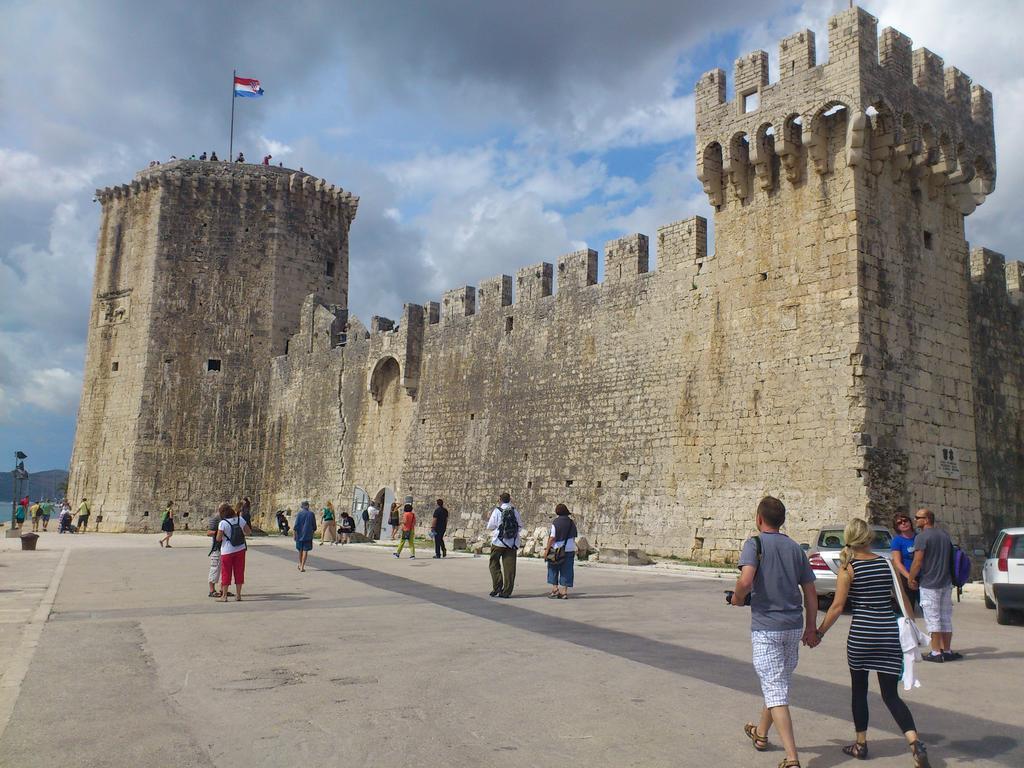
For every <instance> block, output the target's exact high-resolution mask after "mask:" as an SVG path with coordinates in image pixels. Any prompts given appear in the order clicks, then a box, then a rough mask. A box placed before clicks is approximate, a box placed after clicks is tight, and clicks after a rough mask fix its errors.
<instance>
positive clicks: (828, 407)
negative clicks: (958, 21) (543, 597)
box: [73, 8, 1024, 560]
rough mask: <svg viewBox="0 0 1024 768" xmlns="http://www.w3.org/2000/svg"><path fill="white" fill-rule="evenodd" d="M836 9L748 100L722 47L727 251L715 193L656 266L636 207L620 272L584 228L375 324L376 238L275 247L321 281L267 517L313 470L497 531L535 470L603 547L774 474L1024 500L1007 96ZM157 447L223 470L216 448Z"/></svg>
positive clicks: (664, 247)
mask: <svg viewBox="0 0 1024 768" xmlns="http://www.w3.org/2000/svg"><path fill="white" fill-rule="evenodd" d="M828 36H829V45H828V60H827V62H825V63H822V64H818V63H817V61H816V48H815V38H814V34H813V33H812V32H811V31H809V30H803V31H802V32H799V33H797V34H795V35H792V36H790V37H788V38H786V39H785V40H783V41H782V42H781V44H780V50H779V63H780V70H781V71H780V73H779V78H778V80H777V81H776V82H770V78H769V72H768V65H767V59H768V57H767V54H766V53H765V52H763V51H758V52H755V53H754V54H751V55H749V56H745V57H742V58H741V59H739V60H738V61H737V62H736V66H735V71H734V77H733V95H732V96H731V97H729V98H728V99H727V82H726V77H725V75H724V73H723V72H722V71H721V70H714V71H712V72H709V73H707V74H705V75H704V76H702V78H701V79H700V81H699V83H698V85H697V97H696V104H697V130H696V136H697V166H698V167H697V175H698V178H699V179H700V180H701V182H702V183H703V185H704V189H705V191H706V192H707V195H708V199H709V202H710V203H711V205H712V207H713V208H714V211H715V213H714V217H715V241H716V246H715V251H714V252H713V253H709V252H708V248H707V226H706V222H705V220H704V219H702V218H700V217H693V218H689V219H684V220H682V221H679V222H676V223H673V224H669V225H666V226H664V227H662V228H660V229H659V230H658V233H657V237H656V239H655V241H654V243H653V246H654V250H656V254H657V261H656V268H654V269H652V268H651V255H652V253H651V251H652V249H651V245H652V244H651V243H649V241H648V238H647V237H646V236H644V235H640V234H634V235H629V236H627V237H623V238H619V239H617V240H613V241H611V242H610V243H608V244H607V245H606V247H605V252H604V254H603V264H602V267H603V269H602V270H601V271H600V273H601V274H602V275H603V277H602V280H601V281H598V279H597V277H598V274H599V270H598V259H599V258H601V257H599V255H598V254H597V253H596V252H595V251H593V250H583V251H578V252H575V253H570V254H566V255H564V256H562V257H560V258H559V259H558V260H557V263H556V264H551V263H546V262H542V263H539V264H535V265H533V266H530V267H526V268H523V269H521V270H519V271H518V272H517V273H516V274H515V275H514V276H510V275H499V276H496V277H494V278H491V279H488V280H485V281H482V282H481V283H480V284H479V285H478V286H475V287H474V286H464V287H461V288H458V289H455V290H452V291H449V292H447V293H446V294H445V295H444V296H443V297H441V301H428V302H426V303H425V304H423V305H417V304H407V305H405V307H404V310H403V315H402V317H401V318H400V320H399V321H398V323H397V324H396V323H395V322H393V321H391V320H389V319H387V318H382V317H374V318H373V319H372V321H371V323H370V327H369V328H366V327H364V326H363V325H362V324H360V323H359V321H358V320H357V319H356V318H354V317H349V316H348V313H347V312H346V310H345V302H344V291H345V289H346V286H347V251H346V258H345V259H344V264H345V271H344V277H343V278H342V280H341V283H340V286H339V285H337V284H331V285H329V286H327V287H326V288H325V287H323V286H311V282H315V281H311V280H305V281H303V280H301V279H299V280H296V279H295V277H296V276H295V275H294V274H293V275H286V274H285V273H283V272H281V271H278V272H275V273H274V276H273V280H274V281H281V285H279V286H278V285H277V284H276V283H275V286H274V288H273V290H274V291H277V290H279V289H280V290H281V291H282V293H281V294H280V295H281V296H282V297H283V296H284V294H283V291H284V289H288V301H291V302H292V303H291V304H290V306H289V305H286V303H281V304H275V305H274V306H273V311H272V318H273V327H274V329H275V330H279V331H280V333H281V334H282V335H278V336H275V343H274V344H272V345H268V348H267V350H266V352H264V351H260V353H259V355H258V356H257V355H255V354H254V353H250V352H248V351H247V352H245V354H247V355H250V360H251V361H252V364H253V368H254V369H260V366H263V367H262V370H263V371H265V379H263V380H261V382H262V381H265V390H260V389H259V388H258V387H257V390H258V394H256V395H253V396H252V397H251V398H250V401H251V403H259V404H261V408H260V409H258V411H259V415H258V417H253V418H250V419H249V420H248V421H246V422H245V426H244V427H242V430H243V432H244V435H245V439H246V440H251V441H252V442H250V443H247V445H250V446H252V447H251V450H247V451H243V452H242V453H243V456H242V458H241V459H240V463H239V464H238V465H236V466H231V465H230V464H229V465H226V466H228V471H227V473H226V477H229V478H230V481H231V482H233V483H234V486H233V487H235V488H245V489H252V490H253V491H254V493H253V494H252V495H253V496H254V500H255V501H256V505H257V509H258V512H259V513H260V514H261V515H263V516H264V518H263V519H264V522H265V523H266V524H270V516H271V515H272V513H273V511H274V510H276V509H283V508H286V507H292V508H295V507H296V506H297V503H298V501H299V500H301V499H304V498H308V499H310V500H311V501H313V502H314V503H316V504H320V503H322V502H323V501H326V500H327V499H332V500H334V501H335V504H336V505H338V506H339V508H346V507H347V506H348V503H349V499H350V498H351V495H352V492H353V489H354V488H355V487H356V486H358V487H360V488H363V489H365V490H366V491H367V492H368V493H369V495H370V496H371V497H374V496H376V495H378V492H380V491H382V490H383V489H384V488H390V489H392V490H393V491H394V492H395V493H396V495H397V496H398V497H399V498H401V497H402V496H405V495H412V496H413V497H414V499H415V503H416V507H417V510H418V511H419V512H420V514H421V524H423V525H426V523H427V522H428V521H429V512H430V509H431V506H432V501H433V499H434V498H436V497H438V496H441V497H443V498H444V499H445V500H446V502H447V504H448V506H449V508H450V509H451V510H452V512H453V522H452V529H453V530H454V531H455V532H456V533H466V534H469V535H470V536H473V535H475V534H477V533H478V532H479V531H480V529H481V527H482V517H483V515H484V514H486V512H487V511H488V510H489V508H490V506H491V505H492V504H493V502H494V500H495V497H496V495H497V493H498V492H500V491H502V490H508V491H510V492H511V494H512V496H513V499H514V501H515V502H516V503H517V505H518V506H519V507H520V508H521V509H522V511H523V512H524V514H525V515H526V517H527V525H528V527H529V528H533V527H534V526H536V525H539V524H543V523H544V522H545V521H546V520H547V519H548V518H549V517H550V515H551V512H552V508H553V506H554V505H555V504H556V503H558V502H565V503H566V504H568V505H569V507H570V508H571V509H572V510H573V511H574V512H575V513H576V514H577V516H578V517H579V518H580V520H581V530H584V531H585V532H586V533H587V535H588V536H589V537H590V539H591V542H592V543H595V544H596V545H598V546H630V547H637V548H641V549H645V550H647V551H649V552H654V553H663V554H675V555H682V556H685V557H694V558H700V559H715V560H721V559H729V558H732V557H734V556H735V553H736V550H737V548H738V547H739V545H740V543H741V541H742V539H743V538H744V537H745V536H746V535H748V534H749V532H750V530H751V528H752V519H751V518H752V511H753V507H754V504H755V503H756V500H757V499H758V498H759V497H760V496H761V495H763V494H765V493H773V494H776V495H778V496H780V497H781V498H783V500H784V501H785V502H786V504H787V506H788V507H789V509H790V521H789V524H788V530H789V532H790V534H791V535H792V536H794V537H795V538H797V539H798V540H801V541H809V540H810V537H811V535H812V532H813V531H814V530H816V528H817V527H818V526H819V525H821V524H822V523H826V522H842V521H845V520H847V519H849V518H850V517H851V516H854V515H867V516H869V517H871V518H872V519H875V520H880V521H885V522H887V521H888V518H889V517H890V516H891V514H892V513H893V512H895V511H896V510H898V509H901V508H906V507H912V506H917V505H921V504H927V505H929V506H931V507H932V508H933V509H934V510H935V511H936V513H937V514H938V516H939V518H940V520H942V521H943V522H944V523H945V524H947V525H948V526H949V527H950V528H951V530H952V532H953V534H954V535H955V536H956V537H957V538H958V539H960V540H961V541H962V542H963V543H964V544H965V545H967V546H978V545H981V544H983V543H985V540H986V538H987V537H988V536H989V535H990V534H991V533H992V531H993V529H994V528H996V527H998V526H999V525H1002V524H1007V523H1010V522H1019V521H1021V520H1022V519H1024V511H1022V509H1021V505H1020V503H1019V501H1018V500H1019V499H1020V498H1021V496H1020V494H1019V493H1017V491H1019V490H1021V489H1020V486H1021V484H1022V483H1024V474H1022V473H1021V469H1024V467H1021V466H1020V465H1021V462H1022V460H1024V450H1022V446H1021V438H1020V432H1021V426H1020V424H1021V396H1020V393H1021V384H1022V379H1024V370H1022V366H1021V362H1022V359H1021V352H1020V350H1021V344H1020V342H1021V341H1022V339H1021V335H1022V331H1021V328H1022V326H1021V318H1020V317H1019V314H1020V312H1021V309H1020V295H1021V294H1020V288H1021V286H1020V276H1021V274H1022V268H1021V267H1020V265H1019V264H1016V263H1014V264H1011V265H1009V266H1006V267H1004V261H1003V259H1002V257H1001V256H999V255H998V254H992V253H991V252H988V251H984V250H976V251H974V252H972V253H969V249H968V245H967V243H966V241H965V239H964V230H963V222H964V216H966V215H969V214H970V213H971V212H972V211H973V210H974V208H975V206H977V205H978V204H980V203H982V202H983V201H984V198H985V197H986V195H988V194H989V193H991V192H992V191H993V188H994V183H995V147H994V137H993V127H992V101H991V96H990V94H989V93H988V92H987V91H986V90H985V89H983V88H981V87H980V86H977V85H974V86H972V85H971V83H970V80H969V78H968V77H967V76H966V75H964V74H963V73H961V72H959V71H958V70H956V69H955V68H947V69H945V70H944V69H943V62H942V60H941V59H940V58H939V57H937V56H936V55H935V54H933V53H931V52H930V51H927V50H926V49H919V50H913V49H912V46H911V42H910V40H909V39H908V38H906V37H905V36H903V35H901V34H900V33H899V32H896V31H894V30H891V29H886V30H883V31H882V33H881V36H879V35H878V33H877V22H876V20H875V19H874V17H872V16H871V15H870V14H868V13H866V12H864V11H863V10H861V9H858V8H852V9H850V10H847V11H844V12H842V13H840V14H838V15H836V16H835V17H833V18H832V19H831V20H830V22H829V28H828ZM291 178H293V179H294V178H295V177H291ZM292 183H294V182H292ZM277 189H278V194H279V195H280V193H281V188H280V185H278V188H277ZM281 197H282V199H281V200H280V201H279V204H278V206H277V209H276V210H278V211H280V212H281V213H280V214H279V215H284V213H283V212H284V211H287V210H289V209H290V207H291V206H292V205H294V204H295V202H294V199H293V197H290V196H287V195H282V196H281ZM168 202H169V201H168ZM229 210H230V206H229ZM352 213H353V214H354V208H353V209H352ZM135 215H137V216H138V217H139V221H144V220H145V217H146V216H150V217H152V216H158V215H162V212H161V208H160V206H159V205H158V206H155V207H153V208H152V209H145V210H140V211H139V212H138V213H137V214H135ZM343 218H344V217H343ZM106 221H107V217H106V215H105V218H104V223H105V226H106ZM350 221H351V217H348V219H347V220H346V224H345V232H346V234H347V223H348V222H350ZM317 223H319V222H317ZM314 226H316V224H314ZM300 227H301V224H300ZM169 231H170V232H173V230H169ZM104 237H106V236H105V235H103V234H101V247H100V256H101V257H104V256H105V254H106V250H105V248H106V247H105V246H104V245H103V243H104V240H103V238H104ZM171 237H172V238H173V235H172V236H171ZM298 240H301V238H298ZM298 240H296V241H295V242H296V243H297V242H298ZM346 242H347V240H346ZM161 247H163V248H168V249H169V248H172V247H173V245H172V243H171V242H170V241H167V242H166V243H164V244H163V245H161V246H158V247H157V249H156V250H157V251H159V249H160V248H161ZM317 258H319V259H322V258H323V255H322V254H320V255H319V256H318V257H317ZM100 260H101V261H103V260H104V259H103V258H101V259H100ZM311 263H312V264H313V265H314V266H315V265H316V264H317V263H318V262H317V261H316V259H314V260H313V261H312V262H311ZM101 266H102V265H101ZM142 266H144V265H142ZM101 271H102V270H100V269H98V270H97V285H98V286H99V284H100V282H99V281H100V278H101ZM315 271H316V270H315V268H313V267H310V269H309V271H308V275H310V276H312V275H314V274H315ZM300 273H301V270H300ZM185 274H190V273H189V270H188V268H187V267H186V269H185V270H184V271H183V276H184V275H185ZM301 274H305V273H301ZM192 276H193V277H196V276H197V275H195V274H193V275H192ZM202 279H203V280H206V279H211V278H210V277H209V275H207V274H206V273H204V276H203V278H202ZM157 283H158V285H163V283H162V282H161V281H160V280H157ZM163 287H165V288H166V287H169V284H167V285H163ZM332 287H334V288H336V291H335V292H334V293H331V290H330V289H331V288H332ZM300 289H302V290H300ZM104 290H106V289H104ZM177 290H178V288H175V291H177ZM268 290H270V289H269V288H268ZM98 291H99V288H98ZM339 291H340V293H341V297H340V298H339V296H338V292H339ZM174 295H176V294H174ZM275 295H277V294H275ZM300 296H304V297H305V298H304V300H303V299H301V298H300ZM300 305H301V307H300ZM223 322H225V323H227V324H229V325H230V324H233V325H236V326H238V327H243V328H244V327H246V326H247V324H248V323H250V322H251V321H250V320H249V319H247V318H243V317H240V316H239V315H238V314H237V308H236V310H232V311H231V312H229V313H228V315H226V316H225V317H224V318H223ZM268 322H269V320H268ZM169 331H172V332H174V333H176V334H177V335H181V331H182V327H181V326H180V321H179V327H177V328H170V329H169ZM211 332H213V329H212V328H211ZM285 333H292V334H294V335H292V337H291V339H290V342H289V343H288V345H287V354H281V352H282V351H284V350H283V349H282V346H283V334H285ZM141 338H146V336H145V334H143V336H142V337H141ZM278 342H280V343H278ZM126 343H127V344H128V345H129V346H131V344H133V343H135V342H129V341H126ZM133 348H134V347H133ZM93 354H94V352H93V348H92V341H91V340H90V361H91V360H92V359H93V358H92V355H93ZM96 354H98V352H97V353H96ZM271 355H274V357H273V359H272V360H271ZM87 367H89V366H87ZM89 369H90V370H91V368H89ZM254 376H256V377H257V378H258V376H259V374H258V373H257V374H254ZM89 381H90V377H89V374H87V389H88V387H89ZM260 386H263V384H262V383H261V384H260ZM194 397H195V393H189V394H187V395H185V396H183V398H182V399H180V400H179V401H177V402H176V404H175V405H174V406H173V408H172V410H175V412H176V413H178V414H179V416H178V418H179V419H180V420H181V422H180V423H181V427H182V428H184V429H186V430H187V428H188V426H189V425H193V426H194V428H196V429H209V428H211V426H215V425H214V424H212V422H217V423H218V424H219V425H220V426H219V427H218V428H228V429H236V428H238V427H237V425H238V424H239V421H240V418H241V414H229V415H227V416H225V415H224V412H217V411H210V410H205V411H202V412H201V413H200V414H194V413H188V412H187V408H186V406H187V403H186V400H187V401H188V402H191V401H192V399H193V398H194ZM85 402H86V401H85V400H83V416H81V417H80V424H79V432H80V433H81V432H83V429H85V431H86V432H88V433H89V435H90V436H91V435H93V434H94V433H95V431H96V429H97V427H96V426H95V424H94V423H93V422H89V421H88V417H89V415H90V413H92V411H93V410H94V407H93V406H90V407H89V408H86V407H85ZM111 413H114V411H113V410H112V411H111ZM126 418H127V417H126ZM129 422H130V418H127V420H126V423H129ZM90 436H87V437H83V438H82V440H83V445H88V444H90V440H92V437H90ZM231 444H232V445H237V444H240V442H239V440H238V439H237V438H232V441H231ZM77 455H78V449H77V447H76V456H77ZM200 455H204V456H205V453H203V452H202V451H201V452H200ZM82 456H83V462H84V461H85V459H84V457H85V456H86V454H85V453H83V454H82ZM148 456H149V457H151V458H153V459H154V460H155V459H156V458H158V457H163V458H164V459H165V461H164V464H163V466H164V467H166V468H172V467H173V468H174V471H175V472H176V473H177V474H178V475H182V476H186V477H188V478H189V479H192V478H196V479H195V480H193V482H195V483H196V484H197V485H202V484H204V483H208V482H211V479H210V478H206V477H204V476H203V474H202V473H201V472H198V473H197V472H196V471H194V469H195V465H196V464H197V463H201V462H197V460H196V458H195V454H194V453H193V455H192V457H191V462H192V463H191V464H190V463H189V462H190V457H189V455H187V454H185V453H180V454H173V453H172V452H169V451H168V450H166V449H164V448H162V447H160V446H154V447H153V451H152V452H151V454H149V455H148ZM167 459H170V461H168V460H167ZM136 460H137V459H136ZM74 471H75V470H73V479H74ZM153 471H155V470H154V467H153V465H150V466H148V467H147V466H143V465H142V464H141V463H137V464H136V465H135V466H133V467H131V468H130V469H129V470H126V472H127V475H129V476H132V477H139V478H140V480H139V482H141V483H143V484H144V483H146V482H150V483H151V482H152V476H151V473H152V472H153ZM226 485H227V483H226V482H225V483H222V484H221V485H220V486H216V485H215V486H214V487H218V488H219V487H226ZM226 497H228V498H230V497H232V495H231V494H229V495H228V496H226ZM111 498H112V499H113V498H114V497H113V496H112V497H111ZM118 498H120V497H118ZM118 503H120V502H118ZM425 518H426V519H425Z"/></svg>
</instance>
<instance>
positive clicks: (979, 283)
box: [971, 248, 1024, 306]
mask: <svg viewBox="0 0 1024 768" xmlns="http://www.w3.org/2000/svg"><path fill="white" fill-rule="evenodd" d="M971 283H972V284H973V286H974V288H975V290H977V291H979V292H980V293H981V294H982V296H984V298H985V299H987V300H989V301H996V302H1005V301H1007V300H1009V301H1010V302H1011V303H1012V304H1014V305H1015V306H1020V305H1021V303H1022V300H1024V263H1022V262H1020V261H1007V260H1006V257H1005V256H1003V254H1001V253H998V252H997V251H993V250H990V249H988V248H972V249H971Z"/></svg>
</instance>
